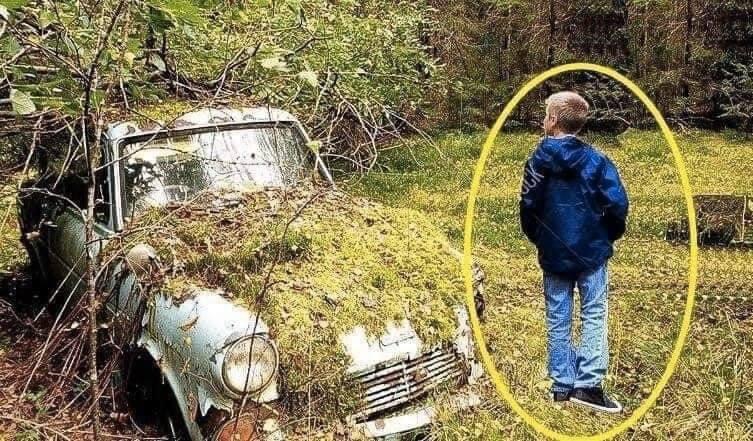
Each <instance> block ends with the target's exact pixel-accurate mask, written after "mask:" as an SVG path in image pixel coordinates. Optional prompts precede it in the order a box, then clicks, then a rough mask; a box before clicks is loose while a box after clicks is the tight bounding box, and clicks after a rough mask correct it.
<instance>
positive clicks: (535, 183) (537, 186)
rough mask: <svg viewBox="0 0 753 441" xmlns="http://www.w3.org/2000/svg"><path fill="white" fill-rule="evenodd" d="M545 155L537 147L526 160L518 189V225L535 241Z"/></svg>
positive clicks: (543, 177)
mask: <svg viewBox="0 0 753 441" xmlns="http://www.w3.org/2000/svg"><path fill="white" fill-rule="evenodd" d="M543 156H545V154H544V152H542V151H541V148H537V149H536V151H534V153H533V155H532V156H531V158H530V159H528V161H527V162H526V165H525V169H524V172H523V184H522V187H521V189H520V226H521V228H522V229H523V233H524V234H525V235H526V237H527V238H528V240H530V241H531V242H533V243H536V239H537V238H538V233H539V223H540V221H539V211H540V210H541V204H542V199H543V196H544V190H545V188H546V175H545V170H544V168H545V164H546V161H545V158H543Z"/></svg>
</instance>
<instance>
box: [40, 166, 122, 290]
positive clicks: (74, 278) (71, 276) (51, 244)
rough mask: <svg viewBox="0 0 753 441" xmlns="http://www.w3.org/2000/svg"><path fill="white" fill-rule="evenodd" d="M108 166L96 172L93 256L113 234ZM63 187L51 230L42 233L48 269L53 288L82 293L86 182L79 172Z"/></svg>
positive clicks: (85, 261) (84, 255) (85, 258)
mask: <svg viewBox="0 0 753 441" xmlns="http://www.w3.org/2000/svg"><path fill="white" fill-rule="evenodd" d="M108 169H109V168H108ZM108 169H105V170H103V171H101V172H99V173H98V176H97V178H98V179H97V188H96V193H95V200H96V201H97V205H96V207H95V222H94V241H93V242H92V243H91V244H90V250H91V252H92V255H94V256H96V255H98V254H99V252H100V251H101V249H102V247H103V245H104V242H105V240H106V239H107V238H108V237H109V236H110V235H111V234H112V231H111V227H110V223H111V222H110V220H111V211H112V210H111V205H110V194H111V189H110V179H109V175H108V173H109V170H108ZM62 191H63V196H64V197H65V198H66V199H67V201H66V203H65V204H64V206H63V208H62V209H59V210H58V213H56V215H55V216H54V217H53V219H52V222H51V225H50V226H49V227H48V229H49V230H50V231H48V232H47V234H45V238H46V242H47V248H48V250H49V255H50V259H49V263H50V267H51V268H50V269H51V273H52V275H53V278H54V280H56V281H57V284H58V285H57V286H55V287H54V288H55V289H56V290H57V289H58V288H59V289H60V291H62V292H63V293H64V294H68V293H73V294H74V295H81V294H82V293H84V292H85V291H86V283H85V280H84V276H85V272H86V263H87V256H86V253H85V250H86V209H85V208H83V207H85V203H86V191H87V188H86V182H85V181H84V180H83V179H82V178H80V177H79V176H70V177H67V178H66V182H65V183H64V185H63V186H62ZM82 195H83V196H82Z"/></svg>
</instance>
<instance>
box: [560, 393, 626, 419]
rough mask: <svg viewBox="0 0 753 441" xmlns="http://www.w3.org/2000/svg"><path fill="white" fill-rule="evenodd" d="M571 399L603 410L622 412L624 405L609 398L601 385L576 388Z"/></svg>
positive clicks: (576, 402) (582, 404)
mask: <svg viewBox="0 0 753 441" xmlns="http://www.w3.org/2000/svg"><path fill="white" fill-rule="evenodd" d="M570 401H572V402H573V403H575V404H580V405H581V406H586V407H590V408H592V409H596V410H598V411H601V412H607V413H620V412H622V405H621V404H620V403H618V402H617V401H615V400H613V399H611V398H609V397H608V396H607V394H605V393H604V391H603V390H602V389H601V388H600V387H591V388H575V389H573V392H572V393H571V394H570Z"/></svg>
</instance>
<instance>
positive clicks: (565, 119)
mask: <svg viewBox="0 0 753 441" xmlns="http://www.w3.org/2000/svg"><path fill="white" fill-rule="evenodd" d="M546 106H547V108H546V117H545V118H544V132H545V136H544V139H543V140H542V141H541V143H540V144H539V145H538V147H537V148H536V151H534V153H533V155H532V156H531V158H530V159H529V160H528V162H527V164H526V167H525V177H524V179H523V188H522V190H521V201H520V220H521V225H522V228H523V232H524V233H525V235H526V236H527V237H528V239H529V240H530V241H531V242H533V243H534V244H535V245H536V248H537V249H538V255H539V264H540V266H541V268H542V270H543V272H544V295H545V299H546V323H547V337H548V338H547V339H548V351H549V375H550V376H551V378H552V380H553V381H554V384H553V386H552V396H553V399H554V401H556V402H564V401H571V402H574V403H577V404H581V405H585V406H588V407H591V408H595V409H598V410H601V411H604V412H610V413H618V412H621V411H622V406H621V405H620V403H618V402H617V401H615V400H613V399H611V398H610V397H609V396H607V395H606V394H605V393H604V391H603V389H602V381H603V380H604V376H605V375H606V372H607V365H608V362H609V346H608V336H607V331H608V327H607V317H608V272H607V262H608V260H609V258H610V257H612V254H613V243H614V242H615V241H616V240H618V239H619V238H620V237H622V235H623V234H624V233H625V223H626V219H627V214H628V198H627V194H626V192H625V188H624V186H623V185H622V182H621V180H620V176H619V173H618V172H617V168H616V167H615V165H614V164H613V163H612V161H610V160H609V158H607V157H606V156H605V155H604V154H603V153H601V152H599V151H598V150H596V149H595V148H593V147H592V146H590V145H588V144H586V143H585V142H583V141H581V140H580V139H578V138H577V137H576V135H577V134H578V132H580V130H581V129H582V128H583V126H584V125H585V123H586V120H587V118H588V110H589V106H588V102H586V100H584V99H583V98H582V97H581V96H580V95H578V94H576V93H574V92H560V93H556V94H554V95H552V96H550V97H549V98H548V99H547V100H546ZM576 284H577V286H578V291H579V293H580V316H581V339H580V342H579V343H578V344H577V345H576V344H574V343H573V338H572V323H573V318H572V314H573V295H574V289H575V286H576Z"/></svg>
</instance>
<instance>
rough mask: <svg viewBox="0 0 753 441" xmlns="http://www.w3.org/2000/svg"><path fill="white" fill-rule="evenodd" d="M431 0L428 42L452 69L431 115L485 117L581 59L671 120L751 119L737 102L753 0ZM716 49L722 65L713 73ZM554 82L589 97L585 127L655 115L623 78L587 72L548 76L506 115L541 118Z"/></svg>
mask: <svg viewBox="0 0 753 441" xmlns="http://www.w3.org/2000/svg"><path fill="white" fill-rule="evenodd" d="M431 3H432V5H433V6H434V7H435V8H436V9H437V17H440V20H441V21H440V23H441V25H440V26H439V28H438V29H437V32H436V34H435V35H433V37H432V42H431V43H432V46H433V50H434V52H435V53H436V54H437V55H438V56H439V58H440V59H441V60H442V61H443V62H444V63H445V65H446V72H447V74H446V78H447V79H448V81H447V82H446V83H443V88H442V89H439V90H438V93H437V96H436V102H437V103H438V106H437V111H438V115H437V119H438V120H440V121H444V122H447V123H449V124H450V125H451V126H453V127H461V128H473V127H474V126H476V125H478V124H483V125H485V124H488V123H490V122H491V121H493V120H494V119H496V117H497V116H498V115H499V112H500V111H501V105H502V103H504V102H506V101H507V100H509V99H510V97H511V96H512V94H513V93H514V91H515V90H516V89H517V88H518V87H520V85H521V84H522V83H523V82H525V80H526V79H528V78H530V77H531V76H532V75H533V74H535V73H538V72H541V71H543V70H545V69H546V68H548V67H551V66H553V65H557V64H563V63H568V62H581V61H584V62H594V63H598V64H605V65H608V66H611V67H614V68H616V69H617V70H618V71H621V72H623V73H625V74H627V75H628V76H630V77H631V78H633V79H635V80H636V81H637V83H638V84H639V85H640V86H641V87H642V88H643V89H644V90H645V91H646V92H647V93H648V95H649V96H650V97H652V98H653V99H654V101H655V102H656V103H657V104H658V105H659V107H660V108H661V110H662V111H663V112H664V113H665V114H666V115H668V116H669V117H671V118H672V119H673V120H674V121H682V122H684V123H686V124H689V125H695V126H701V127H706V128H720V127H735V128H740V129H744V130H748V131H749V130H752V128H751V121H752V120H753V117H751V113H750V112H749V109H747V108H746V106H745V104H744V103H745V102H748V101H749V97H748V96H747V94H746V90H748V89H746V85H747V82H746V78H748V75H747V73H746V71H747V70H750V67H751V66H753V46H751V44H750V42H751V41H753V24H751V21H750V20H749V19H748V17H749V16H750V14H751V12H753V9H752V5H751V4H750V2H735V1H725V2H716V1H709V0H703V1H698V0H689V1H678V2H674V1H666V0H643V1H632V2H630V1H622V0H619V1H600V2H594V1H590V0H574V1H565V0H533V1H529V2H517V1H490V0H485V1H461V2H449V1H444V0H434V1H432V2H431ZM550 20H552V22H550ZM688 20H690V21H689V22H688ZM552 24H553V26H552ZM720 60H723V61H722V63H721V65H722V66H723V68H724V69H725V70H727V71H728V72H729V74H721V75H720V72H719V71H720V67H719V66H718V65H719V64H720V63H719V62H720ZM741 69H742V71H741ZM560 89H574V90H577V91H579V92H581V93H582V94H584V95H585V96H586V98H587V99H588V100H589V101H590V102H591V104H592V105H593V108H594V114H593V116H594V118H593V119H592V124H591V128H594V129H598V130H605V129H607V130H612V131H616V132H619V131H622V130H624V129H625V128H626V127H627V126H628V125H632V126H634V127H645V126H649V125H651V124H652V123H653V121H651V120H650V118H649V115H648V114H647V113H646V112H645V110H644V109H643V108H642V107H641V106H640V104H639V103H637V102H636V100H634V99H633V98H632V96H631V95H630V93H629V92H628V91H626V90H625V89H624V88H623V87H621V86H620V85H618V84H616V83H614V82H612V81H609V80H605V79H603V78H600V76H596V75H590V74H571V75H565V76H561V77H558V78H556V79H553V80H552V81H549V82H548V83H547V84H546V86H545V87H543V88H542V89H540V90H539V91H538V92H537V93H535V94H532V95H531V96H530V97H529V99H527V100H525V101H524V102H523V103H522V104H521V105H520V107H519V108H518V109H517V111H516V114H514V115H513V120H515V122H517V123H518V124H525V125H535V124H537V123H538V121H539V120H540V117H539V116H538V115H539V114H540V113H541V112H540V110H541V109H540V107H539V106H540V102H541V101H542V99H543V98H544V96H545V95H546V94H548V93H550V92H552V91H556V90H560Z"/></svg>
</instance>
